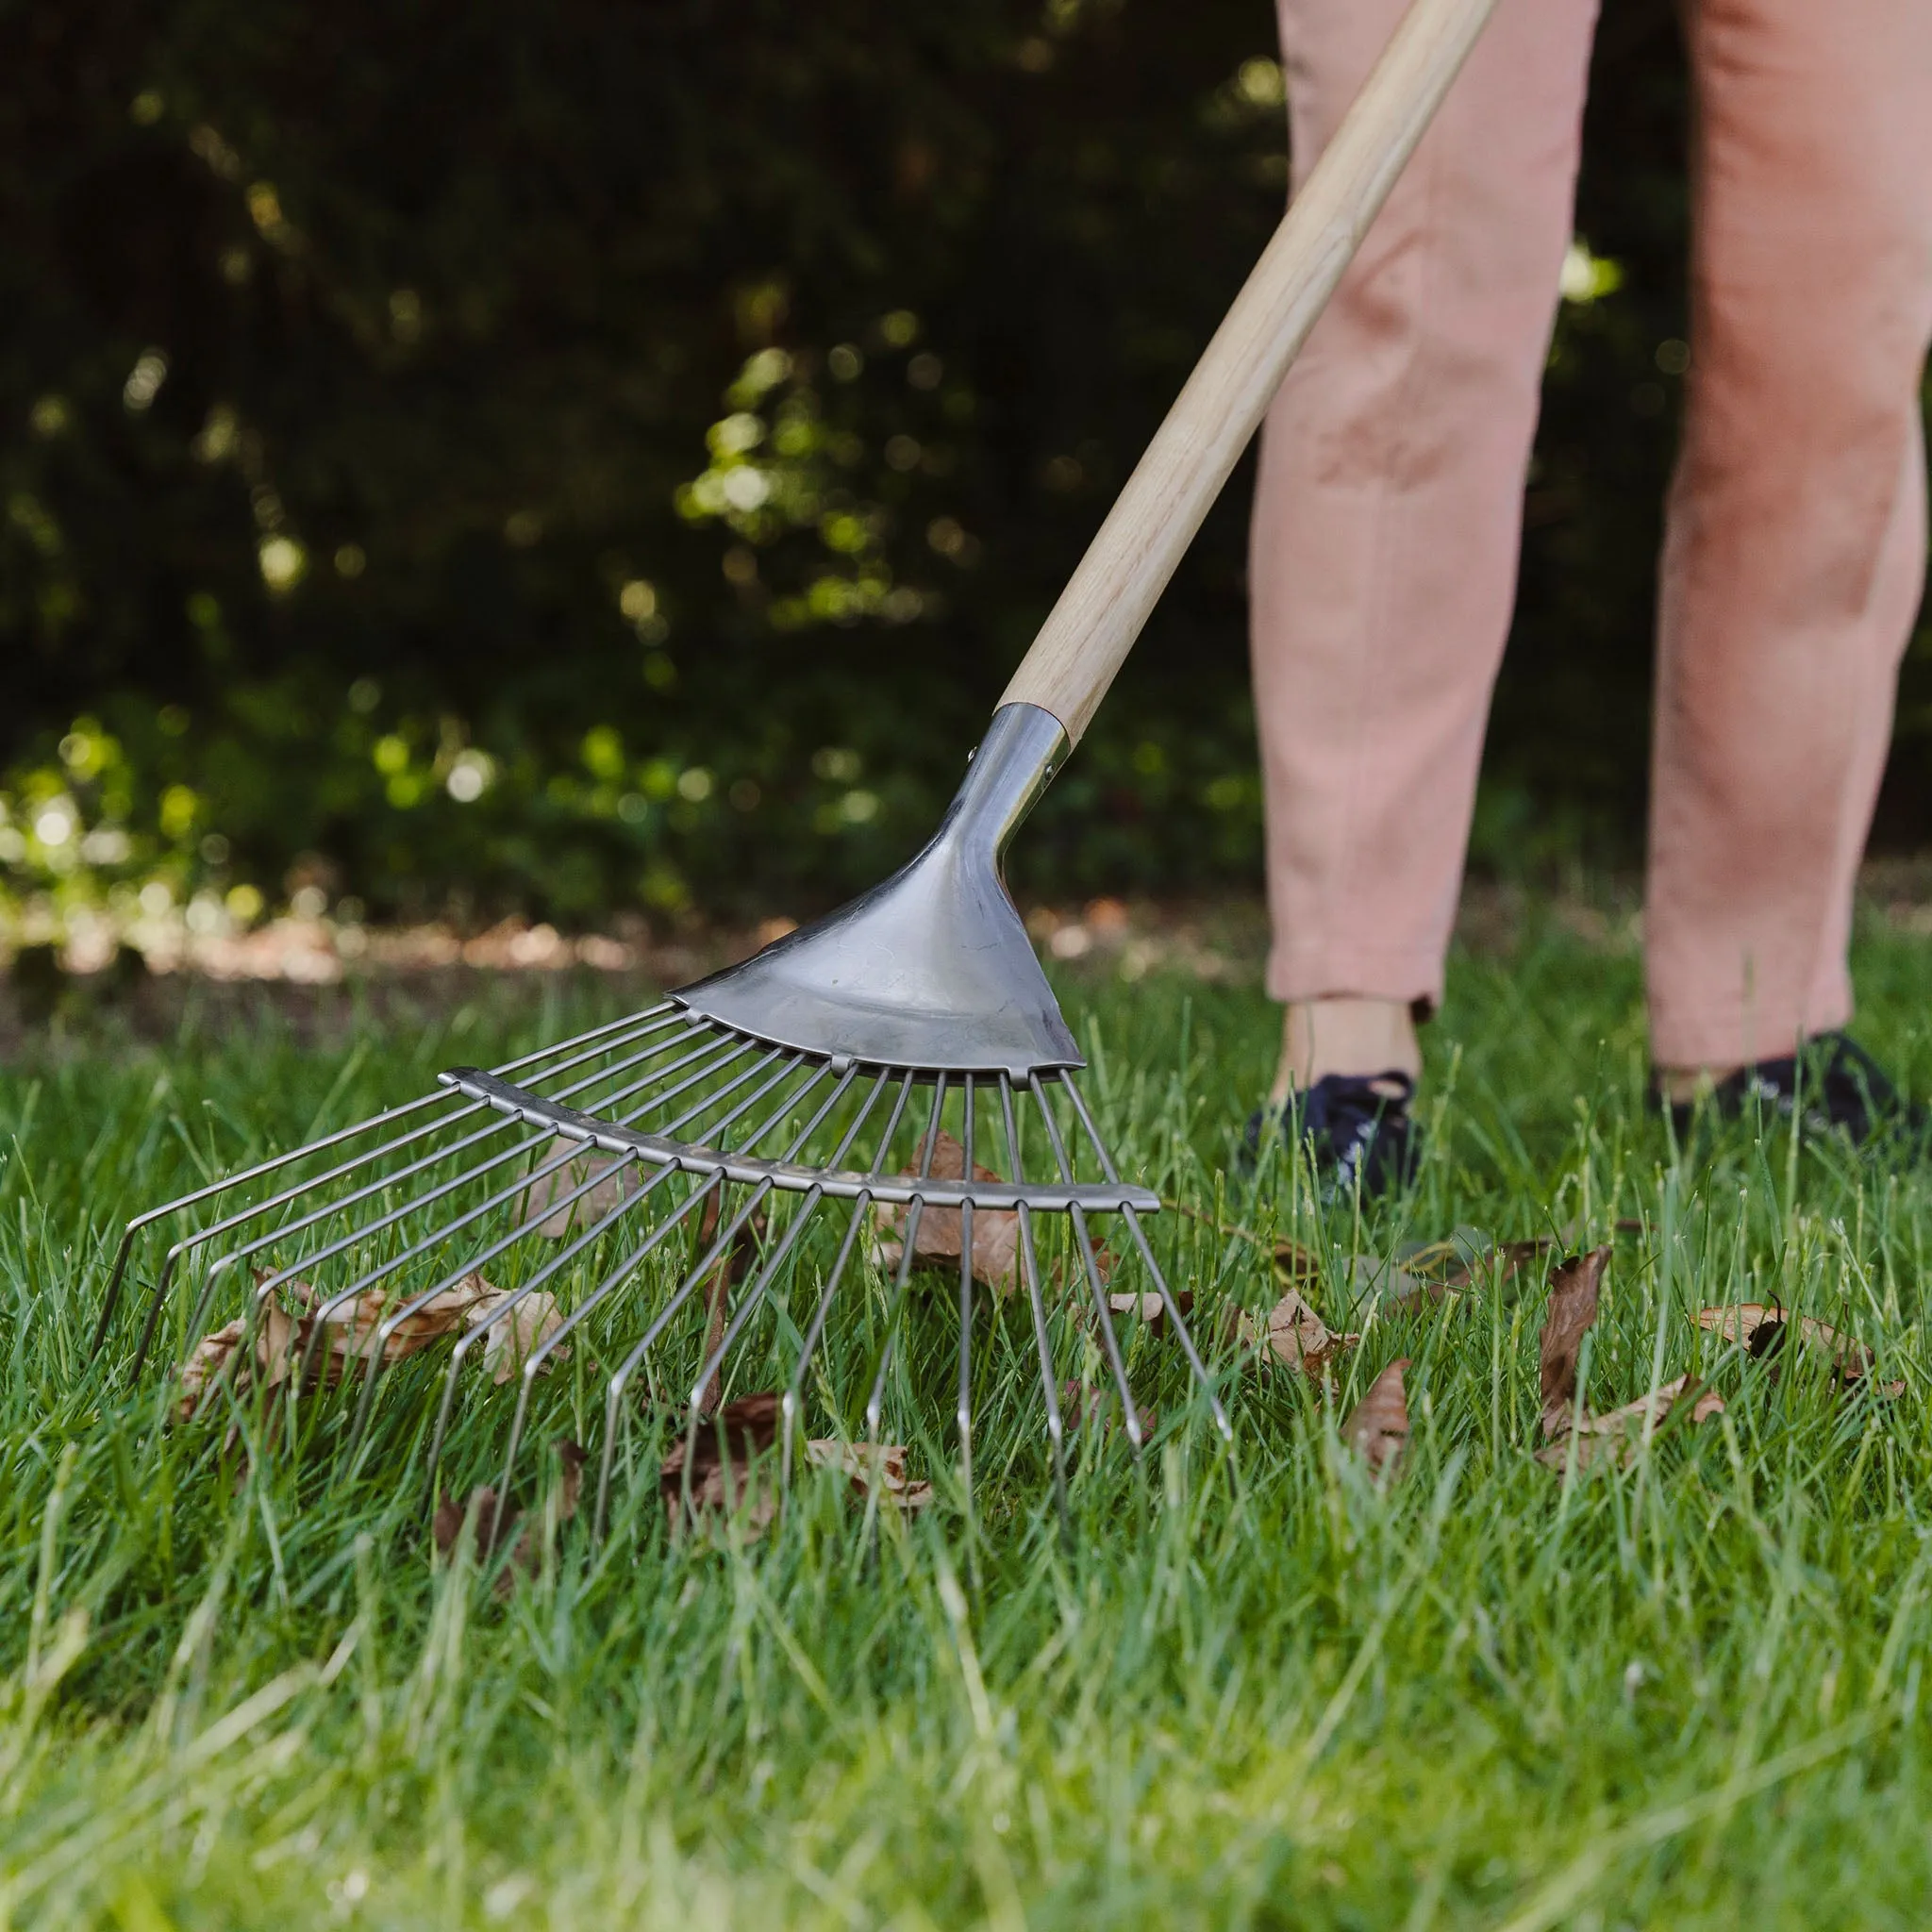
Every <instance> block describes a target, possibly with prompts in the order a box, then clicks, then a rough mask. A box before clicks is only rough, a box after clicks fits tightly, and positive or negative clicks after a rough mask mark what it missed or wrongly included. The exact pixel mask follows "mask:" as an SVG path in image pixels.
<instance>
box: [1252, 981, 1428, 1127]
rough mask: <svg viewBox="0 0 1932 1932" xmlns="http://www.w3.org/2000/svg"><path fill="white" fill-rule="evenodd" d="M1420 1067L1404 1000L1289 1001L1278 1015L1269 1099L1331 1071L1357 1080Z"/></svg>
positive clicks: (1412, 1075)
mask: <svg viewBox="0 0 1932 1932" xmlns="http://www.w3.org/2000/svg"><path fill="white" fill-rule="evenodd" d="M1422 1071H1423V1053H1422V1043H1421V1041H1418V1040H1417V1038H1416V1031H1415V1016H1414V1014H1413V1013H1412V1012H1411V1011H1410V1009H1409V1006H1408V1002H1407V1000H1382V999H1363V998H1359V997H1357V996H1356V995H1354V994H1340V995H1335V996H1332V997H1328V998H1324V999H1314V1000H1291V1001H1290V1002H1289V1004H1288V1006H1287V1008H1285V1010H1284V1011H1283V1014H1282V1025H1281V1058H1280V1061H1279V1062H1278V1064H1277V1065H1276V1067H1275V1072H1274V1087H1273V1088H1272V1089H1271V1090H1270V1093H1269V1098H1270V1099H1271V1100H1273V1101H1274V1102H1275V1103H1276V1104H1279V1103H1280V1102H1282V1101H1285V1100H1286V1099H1287V1098H1288V1096H1289V1095H1290V1093H1291V1092H1293V1091H1295V1090H1296V1089H1297V1088H1307V1087H1312V1086H1313V1085H1314V1084H1315V1082H1316V1081H1317V1080H1323V1079H1326V1078H1327V1076H1328V1075H1329V1074H1346V1075H1349V1076H1351V1077H1353V1078H1356V1079H1373V1078H1374V1076H1375V1075H1376V1074H1407V1076H1408V1078H1409V1079H1410V1080H1419V1079H1420V1078H1421V1077H1422Z"/></svg>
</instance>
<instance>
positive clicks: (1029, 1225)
mask: <svg viewBox="0 0 1932 1932" xmlns="http://www.w3.org/2000/svg"><path fill="white" fill-rule="evenodd" d="M1000 1118H1001V1121H1002V1123H1003V1124H1004V1125H1005V1127H1006V1134H1007V1164H1008V1167H1009V1168H1010V1169H1011V1170H1012V1174H1013V1178H1014V1179H1015V1180H1018V1179H1019V1177H1020V1135H1019V1131H1018V1129H1017V1127H1016V1126H1015V1124H1014V1120H1013V1083H1012V1080H1011V1079H1010V1077H1009V1076H1008V1075H1007V1074H1001V1075H1000ZM1018 1212H1019V1216H1020V1268H1021V1273H1022V1274H1024V1277H1025V1280H1026V1299H1027V1301H1028V1303H1029V1304H1030V1305H1031V1307H1032V1310H1033V1341H1034V1345H1035V1347H1036V1348H1037V1349H1038V1350H1039V1352H1040V1391H1041V1394H1042V1395H1043V1396H1045V1398H1046V1434H1047V1440H1048V1441H1049V1442H1050V1443H1051V1444H1052V1448H1053V1481H1054V1493H1055V1496H1056V1497H1057V1499H1058V1503H1059V1508H1060V1520H1061V1522H1062V1524H1065V1523H1067V1522H1068V1521H1070V1517H1069V1512H1068V1508H1067V1445H1066V1433H1067V1432H1066V1424H1065V1423H1064V1422H1063V1421H1062V1420H1061V1417H1060V1395H1059V1389H1058V1386H1057V1384H1056V1382H1055V1379H1054V1372H1053V1343H1052V1341H1051V1340H1050V1339H1049V1337H1048V1335H1047V1332H1046V1302H1045V1299H1044V1297H1043V1296H1042V1295H1041V1291H1040V1253H1039V1250H1038V1249H1037V1248H1036V1247H1035V1246H1034V1241H1033V1210H1032V1209H1031V1208H1029V1207H1028V1206H1027V1205H1026V1203H1025V1202H1024V1201H1023V1202H1021V1204H1020V1207H1019V1209H1018Z"/></svg>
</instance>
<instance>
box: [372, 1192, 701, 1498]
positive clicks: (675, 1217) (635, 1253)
mask: <svg viewBox="0 0 1932 1932" xmlns="http://www.w3.org/2000/svg"><path fill="white" fill-rule="evenodd" d="M675 1173H676V1169H675V1167H660V1169H658V1171H657V1173H655V1174H653V1176H651V1180H649V1182H647V1184H645V1186H641V1189H640V1191H638V1192H636V1194H632V1196H628V1198H626V1200H622V1202H618V1206H616V1208H614V1209H612V1211H610V1213H608V1215H605V1221H603V1223H599V1226H597V1229H593V1231H591V1235H590V1239H597V1235H601V1233H603V1231H605V1226H607V1224H610V1223H612V1221H614V1219H616V1217H618V1215H620V1213H628V1211H630V1209H632V1208H640V1206H643V1202H645V1200H647V1198H649V1194H651V1192H655V1189H657V1184H658V1182H660V1180H669V1178H671V1176H673V1174H675ZM719 1178H721V1176H719V1174H713V1176H711V1178H709V1180H706V1184H703V1186H699V1189H693V1191H691V1192H690V1194H688V1196H686V1198H684V1202H682V1204H680V1206H678V1208H676V1211H675V1213H671V1215H667V1217H665V1219H662V1221H658V1223H657V1226H653V1229H651V1233H649V1235H647V1237H645V1239H643V1241H641V1242H640V1244H638V1246H636V1248H632V1252H630V1254H628V1256H625V1259H622V1261H618V1265H616V1267H614V1270H612V1272H610V1274H608V1275H605V1279H603V1281H601V1283H599V1285H597V1289H595V1291H593V1292H591V1294H590V1296H588V1298H586V1300H583V1302H581V1304H579V1306H577V1307H574V1310H572V1312H570V1316H568V1318H566V1320H564V1322H562V1324H560V1325H558V1329H557V1333H553V1335H549V1337H545V1341H542V1342H541V1344H539V1346H542V1349H545V1360H547V1358H549V1353H551V1351H555V1349H557V1346H558V1344H562V1341H564V1337H566V1335H570V1331H572V1329H575V1327H577V1325H579V1324H581V1322H583V1320H586V1318H588V1316H590V1312H591V1310H593V1307H595V1306H597V1304H599V1302H601V1300H603V1298H605V1296H607V1294H610V1292H612V1291H614V1289H618V1287H620V1285H622V1283H625V1281H628V1279H630V1275H634V1274H636V1270H638V1263H640V1261H643V1257H645V1256H647V1254H649V1252H651V1250H653V1248H655V1246H657V1244H658V1242H662V1241H669V1237H671V1233H673V1231H675V1229H676V1226H678V1223H680V1221H682V1219H684V1217H686V1215H688V1213H690V1211H691V1209H693V1208H695V1206H697V1204H699V1202H701V1200H703V1198H706V1196H708V1194H709V1192H711V1191H713V1189H715V1186H717V1184H719ZM586 1244H588V1242H583V1241H579V1242H575V1244H574V1246H575V1248H581V1246H586ZM529 1285H531V1287H535V1283H529ZM466 1339H468V1337H466ZM458 1346H461V1342H458ZM529 1360H535V1351H531V1357H529ZM529 1360H525V1381H524V1387H522V1390H520V1391H518V1401H516V1418H514V1422H512V1436H510V1451H512V1455H514V1453H516V1449H518V1445H520V1441H522V1432H524V1412H525V1407H527V1399H529V1379H527V1370H529ZM456 1366H458V1364H454V1362H452V1364H450V1372H448V1374H446V1375H444V1383H442V1403H441V1407H439V1408H437V1427H435V1434H433V1436H431V1441H429V1466H427V1473H425V1486H424V1507H425V1511H427V1508H429V1507H433V1505H435V1499H437V1473H439V1471H441V1468H442V1445H444V1441H446V1440H448V1427H450V1414H452V1410H454V1407H456V1374H454V1370H456ZM371 1387H373V1383H371ZM505 1493H507V1495H508V1491H505ZM601 1534H603V1519H601V1517H599V1536H601Z"/></svg>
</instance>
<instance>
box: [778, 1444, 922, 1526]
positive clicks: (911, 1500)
mask: <svg viewBox="0 0 1932 1932" xmlns="http://www.w3.org/2000/svg"><path fill="white" fill-rule="evenodd" d="M805 1459H806V1461H807V1462H808V1463H809V1464H810V1465H811V1466H812V1467H813V1468H814V1469H836V1470H841V1471H843V1473H844V1474H846V1475H848V1476H850V1477H851V1479H852V1485H853V1488H854V1490H855V1491H858V1494H860V1495H864V1494H866V1493H867V1492H868V1491H872V1490H874V1489H876V1490H877V1491H879V1493H880V1494H881V1495H882V1496H884V1497H885V1498H886V1499H887V1500H888V1501H890V1502H892V1503H896V1504H897V1505H898V1506H899V1507H900V1508H901V1509H903V1510H904V1511H905V1512H906V1513H907V1514H908V1516H910V1515H912V1514H914V1513H915V1512H916V1511H918V1510H921V1509H924V1508H926V1507H928V1506H929V1505H930V1504H931V1503H932V1500H933V1489H932V1485H931V1484H930V1483H928V1482H912V1481H908V1478H907V1474H906V1447H905V1444H904V1443H902V1442H841V1441H833V1440H830V1439H827V1438H824V1437H816V1436H815V1437H813V1438H812V1440H811V1441H808V1442H807V1444H806V1445H805Z"/></svg>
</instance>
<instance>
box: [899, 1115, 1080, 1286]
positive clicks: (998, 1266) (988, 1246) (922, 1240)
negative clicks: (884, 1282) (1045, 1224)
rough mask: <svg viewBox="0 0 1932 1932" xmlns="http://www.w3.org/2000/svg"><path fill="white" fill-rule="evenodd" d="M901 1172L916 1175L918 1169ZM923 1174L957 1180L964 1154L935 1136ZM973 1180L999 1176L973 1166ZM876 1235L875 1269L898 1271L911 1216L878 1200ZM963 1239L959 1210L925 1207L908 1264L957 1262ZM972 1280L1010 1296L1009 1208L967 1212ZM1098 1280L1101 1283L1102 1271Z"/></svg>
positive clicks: (1013, 1269) (1013, 1218)
mask: <svg viewBox="0 0 1932 1932" xmlns="http://www.w3.org/2000/svg"><path fill="white" fill-rule="evenodd" d="M901 1172H902V1173H905V1174H918V1172H919V1168H918V1165H917V1164H916V1163H915V1164H914V1165H913V1166H910V1167H907V1168H904V1169H902V1170H901ZM927 1174H928V1175H929V1176H930V1178H932V1179H934V1180H942V1181H957V1180H961V1179H963V1178H964V1177H965V1174H966V1150H965V1148H964V1147H962V1146H961V1145H960V1144H959V1142H958V1141H956V1140H954V1138H953V1137H952V1135H950V1134H946V1133H941V1135H940V1137H939V1139H938V1140H937V1141H935V1142H934V1143H933V1154H932V1165H931V1166H930V1168H928V1169H927ZM973 1177H974V1180H980V1181H996V1180H998V1179H1000V1178H1001V1176H1000V1175H999V1174H995V1173H994V1172H993V1171H992V1169H991V1168H990V1167H982V1166H981V1165H980V1164H979V1162H977V1161H976V1160H975V1161H974V1163H973ZM873 1213H874V1217H875V1219H876V1220H877V1223H878V1227H879V1232H880V1233H881V1234H882V1235H884V1236H886V1237H889V1239H886V1240H882V1241H880V1242H879V1244H878V1258H879V1264H880V1266H881V1267H884V1268H888V1269H891V1268H896V1267H898V1265H899V1263H900V1261H901V1259H902V1258H903V1257H904V1255H905V1241H904V1240H903V1238H899V1237H900V1236H901V1230H902V1229H903V1228H904V1227H905V1225H906V1222H907V1218H908V1215H909V1214H910V1213H911V1209H910V1208H909V1207H908V1206H905V1205H902V1204H900V1203H898V1202H888V1201H882V1202H880V1203H879V1204H878V1206H877V1207H875V1208H874V1209H873ZM962 1239H963V1232H962V1227H961V1220H960V1210H959V1209H958V1208H935V1207H933V1206H931V1205H930V1204H928V1205H926V1206H924V1207H922V1208H920V1210H919V1226H918V1228H917V1230H916V1231H915V1233H914V1236H913V1248H912V1258H913V1260H914V1261H957V1260H958V1258H959V1245H960V1241H961V1240H962ZM973 1278H974V1280H975V1281H977V1282H979V1283H980V1284H981V1285H982V1286H983V1287H986V1288H991V1289H994V1290H996V1291H998V1292H999V1293H1001V1294H1011V1293H1012V1291H1013V1290H1014V1289H1015V1288H1016V1287H1018V1286H1019V1281H1020V1217H1019V1215H1018V1214H1017V1213H1015V1212H1013V1211H1012V1210H1011V1209H1010V1208H974V1210H973ZM1101 1278H1102V1279H1103V1280H1105V1279H1106V1275H1105V1273H1104V1272H1103V1274H1102V1277H1101Z"/></svg>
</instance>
